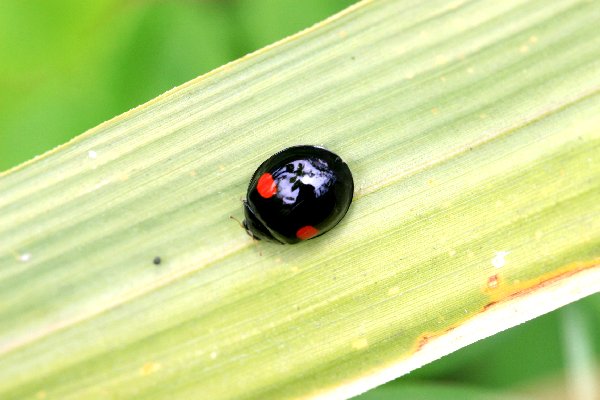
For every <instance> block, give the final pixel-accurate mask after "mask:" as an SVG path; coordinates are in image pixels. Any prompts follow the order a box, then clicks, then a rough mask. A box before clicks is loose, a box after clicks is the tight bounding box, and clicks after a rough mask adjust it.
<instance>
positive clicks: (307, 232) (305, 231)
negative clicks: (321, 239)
mask: <svg viewBox="0 0 600 400" xmlns="http://www.w3.org/2000/svg"><path fill="white" fill-rule="evenodd" d="M317 233H319V230H318V229H317V228H315V227H314V226H311V225H306V226H303V227H302V228H300V229H298V230H297V231H296V237H297V238H298V239H300V240H307V239H310V238H312V237H315V236H316V235H317Z"/></svg>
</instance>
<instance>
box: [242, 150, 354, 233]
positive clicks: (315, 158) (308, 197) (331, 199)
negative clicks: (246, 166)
mask: <svg viewBox="0 0 600 400" xmlns="http://www.w3.org/2000/svg"><path fill="white" fill-rule="evenodd" d="M353 192H354V181H353V179H352V173H350V169H349V168H348V166H347V165H346V163H345V162H344V161H342V159H341V158H340V157H339V156H337V155H336V154H334V153H332V152H330V151H329V150H326V149H324V148H322V147H318V146H294V147H289V148H287V149H285V150H282V151H280V152H279V153H276V154H274V155H273V156H271V157H270V158H269V159H268V160H267V161H265V162H263V163H262V164H261V165H260V166H259V167H258V169H257V170H256V172H254V175H253V176H252V179H251V180H250V185H249V186H248V193H247V195H246V197H247V198H246V201H244V213H245V215H246V219H245V220H244V223H243V224H244V228H246V231H247V232H248V234H249V235H250V236H252V237H253V238H255V239H259V240H260V239H264V240H270V241H274V242H278V243H282V244H283V243H290V244H291V243H298V242H300V241H302V240H308V239H312V238H313V237H316V236H319V235H322V234H323V233H325V232H327V231H328V230H330V229H331V228H333V227H334V226H335V225H337V223H338V222H340V220H341V219H342V218H343V217H344V215H346V211H348V207H350V203H351V202H352V194H353Z"/></svg>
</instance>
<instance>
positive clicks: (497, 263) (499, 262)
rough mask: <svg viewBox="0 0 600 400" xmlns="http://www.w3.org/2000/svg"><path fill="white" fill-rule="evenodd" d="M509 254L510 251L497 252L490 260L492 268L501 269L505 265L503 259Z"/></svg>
mask: <svg viewBox="0 0 600 400" xmlns="http://www.w3.org/2000/svg"><path fill="white" fill-rule="evenodd" d="M509 254H510V251H497V252H496V254H495V255H494V258H492V265H493V266H494V268H502V267H504V265H505V264H506V259H505V257H506V256H507V255H509Z"/></svg>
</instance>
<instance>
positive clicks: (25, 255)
mask: <svg viewBox="0 0 600 400" xmlns="http://www.w3.org/2000/svg"><path fill="white" fill-rule="evenodd" d="M19 260H21V261H23V262H27V261H29V260H31V253H23V254H21V255H20V256H19Z"/></svg>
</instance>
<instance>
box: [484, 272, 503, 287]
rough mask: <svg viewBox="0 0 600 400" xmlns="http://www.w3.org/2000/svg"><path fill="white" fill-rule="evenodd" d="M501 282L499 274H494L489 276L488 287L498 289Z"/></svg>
mask: <svg viewBox="0 0 600 400" xmlns="http://www.w3.org/2000/svg"><path fill="white" fill-rule="evenodd" d="M499 283H500V278H499V277H498V274H494V275H492V276H490V277H489V278H488V281H487V287H488V288H489V289H496V288H497V287H498V285H499Z"/></svg>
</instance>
